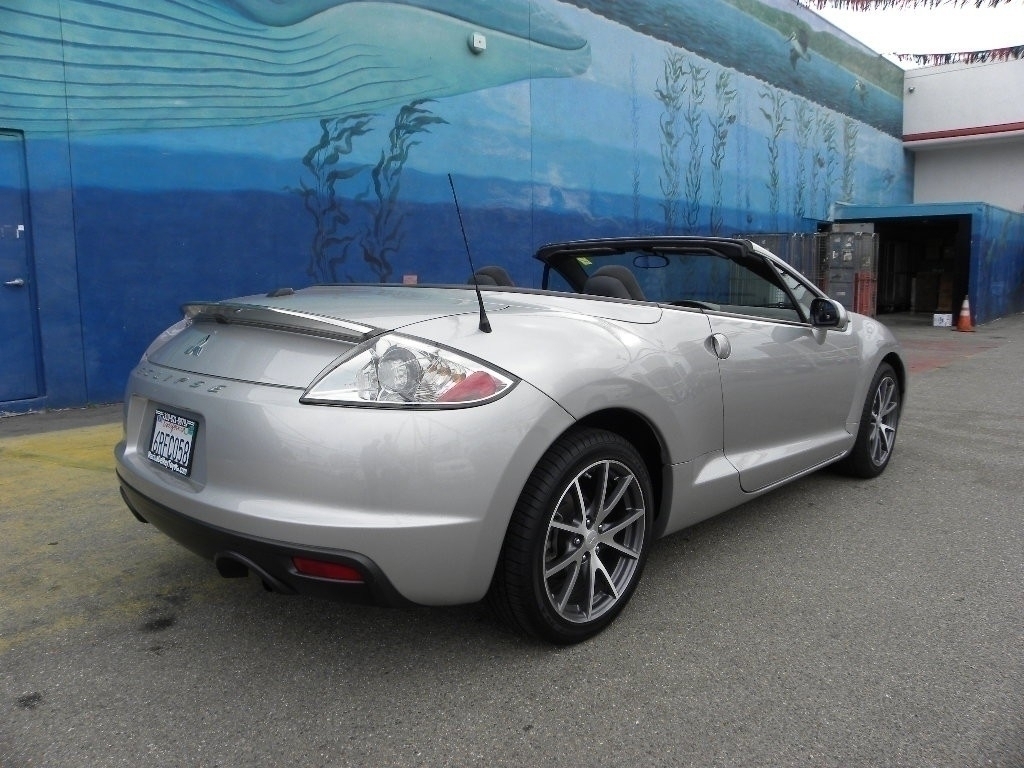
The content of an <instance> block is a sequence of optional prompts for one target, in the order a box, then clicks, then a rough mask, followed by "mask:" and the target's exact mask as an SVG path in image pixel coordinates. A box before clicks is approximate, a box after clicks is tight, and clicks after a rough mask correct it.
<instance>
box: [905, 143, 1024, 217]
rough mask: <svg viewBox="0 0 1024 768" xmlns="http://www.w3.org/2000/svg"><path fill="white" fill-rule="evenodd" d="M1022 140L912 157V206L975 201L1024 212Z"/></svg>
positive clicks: (924, 152)
mask: <svg viewBox="0 0 1024 768" xmlns="http://www.w3.org/2000/svg"><path fill="white" fill-rule="evenodd" d="M1021 179H1024V138H1021V139H1020V140H1014V141H1009V140H1004V141H994V140H993V141H980V142H974V143H969V144H961V145H957V146H956V147H949V146H946V147H934V148H932V149H921V150H918V151H917V152H916V153H915V154H914V202H917V203H952V202H961V201H970V200H976V201H981V202H985V203H988V204H990V205H996V206H999V207H1001V208H1005V209H1007V210H1010V211H1017V212H1021V211H1024V184H1021Z"/></svg>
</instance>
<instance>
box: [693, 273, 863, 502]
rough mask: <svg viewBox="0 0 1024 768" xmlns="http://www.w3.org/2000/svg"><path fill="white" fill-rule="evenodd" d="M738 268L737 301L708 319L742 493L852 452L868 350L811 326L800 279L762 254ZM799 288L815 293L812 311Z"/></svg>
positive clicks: (732, 295) (733, 296) (728, 444)
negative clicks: (856, 399)
mask: <svg viewBox="0 0 1024 768" xmlns="http://www.w3.org/2000/svg"><path fill="white" fill-rule="evenodd" d="M730 261H731V264H730V280H729V282H730V286H729V289H728V297H727V298H726V300H725V301H723V302H721V303H720V304H719V307H720V308H719V310H718V311H709V312H708V317H709V319H710V321H711V329H712V333H713V334H714V336H713V338H714V339H715V341H716V345H715V346H716V349H717V350H718V356H719V370H720V373H721V380H722V399H723V405H724V411H725V415H724V439H725V454H726V456H727V458H728V459H729V460H730V462H731V463H732V464H733V465H734V466H735V467H736V469H737V470H738V472H739V476H740V484H741V486H742V487H743V489H744V490H745V491H757V490H760V489H762V488H765V487H767V486H769V485H772V484H773V483H777V482H780V481H782V480H785V479H787V478H789V477H792V476H794V475H797V474H799V473H801V472H804V471H806V470H807V469H810V468H812V467H815V466H818V465H820V464H822V463H823V462H826V461H828V460H830V459H833V458H835V457H836V456H837V455H839V454H840V453H842V452H843V451H844V450H846V449H847V448H848V447H849V445H850V442H851V441H852V440H853V436H852V435H850V433H849V432H848V431H847V429H846V420H847V417H848V415H849V412H850V407H851V403H852V398H853V394H854V389H855V387H856V381H857V373H858V370H859V363H858V360H859V348H858V344H857V341H856V339H855V337H854V336H853V335H852V333H851V332H850V331H849V330H848V329H847V330H845V331H837V330H828V331H826V330H824V329H818V328H813V327H812V326H811V325H810V324H809V322H807V320H806V318H807V317H808V311H807V310H808V308H809V302H810V298H812V297H813V295H814V294H813V292H812V291H811V290H810V289H809V288H808V287H807V286H806V284H804V283H802V281H801V280H800V279H799V278H798V277H796V275H795V273H788V272H786V271H785V270H780V269H779V268H776V267H772V266H771V265H770V264H769V262H768V261H767V260H765V259H764V258H763V257H761V256H759V255H757V254H748V255H747V256H745V257H744V258H739V257H733V258H732V259H730ZM794 284H795V286H796V287H797V288H798V289H802V290H803V291H804V292H806V302H807V305H806V306H802V302H803V301H804V297H803V296H797V294H796V293H795V292H794V290H793V287H794ZM794 296H797V298H794Z"/></svg>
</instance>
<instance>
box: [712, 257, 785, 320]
mask: <svg viewBox="0 0 1024 768" xmlns="http://www.w3.org/2000/svg"><path fill="white" fill-rule="evenodd" d="M717 258H718V259H719V260H720V261H724V262H725V264H726V265H727V268H726V269H724V270H723V269H722V268H721V267H719V269H718V270H717V271H716V272H712V273H711V274H717V276H718V277H717V280H716V285H715V286H714V288H713V291H711V292H710V295H709V299H708V301H709V303H711V304H712V305H713V306H710V307H708V308H710V309H719V310H721V311H723V312H730V313H734V314H740V315H752V316H755V317H761V318H765V319H768V320H782V321H786V322H799V321H800V320H801V319H802V318H801V315H800V311H799V310H798V309H797V307H796V305H795V304H794V303H793V300H792V298H790V294H789V292H788V291H787V290H786V285H785V284H784V283H783V282H782V280H780V278H779V276H778V274H777V273H776V272H775V271H774V270H773V269H772V268H771V266H770V265H769V264H768V263H767V262H766V261H765V260H764V259H762V258H761V257H759V256H756V255H754V256H750V255H744V256H739V255H736V256H732V257H730V258H727V259H722V258H721V257H717Z"/></svg>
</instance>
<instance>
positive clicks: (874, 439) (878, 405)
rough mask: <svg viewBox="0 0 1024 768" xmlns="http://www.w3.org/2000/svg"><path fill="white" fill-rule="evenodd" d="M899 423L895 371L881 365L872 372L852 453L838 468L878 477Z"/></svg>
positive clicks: (887, 462) (882, 469)
mask: <svg viewBox="0 0 1024 768" xmlns="http://www.w3.org/2000/svg"><path fill="white" fill-rule="evenodd" d="M899 420H900V384H899V381H897V379H896V372H895V371H894V370H893V368H892V366H891V365H889V364H888V363H883V364H882V365H880V366H879V367H878V370H877V371H876V372H875V377H874V379H872V381H871V387H870V388H869V389H868V396H867V399H866V400H865V402H864V410H863V411H862V412H861V419H860V429H858V431H857V441H856V442H855V443H854V444H853V450H851V451H850V454H849V455H848V456H847V457H846V458H845V459H843V461H842V462H841V463H840V465H839V466H840V469H842V470H843V471H845V472H846V473H847V474H850V475H853V476H855V477H865V478H870V477H877V476H878V475H880V474H882V472H883V471H884V470H885V468H886V467H887V466H888V464H889V459H891V458H892V452H893V448H894V447H895V443H896V429H897V427H898V426H899Z"/></svg>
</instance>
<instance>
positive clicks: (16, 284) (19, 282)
mask: <svg viewBox="0 0 1024 768" xmlns="http://www.w3.org/2000/svg"><path fill="white" fill-rule="evenodd" d="M24 284H25V281H24V280H23V279H22V278H20V277H16V278H14V279H13V280H8V281H7V282H6V283H4V285H8V286H10V287H11V288H21V286H23V285H24Z"/></svg>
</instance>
